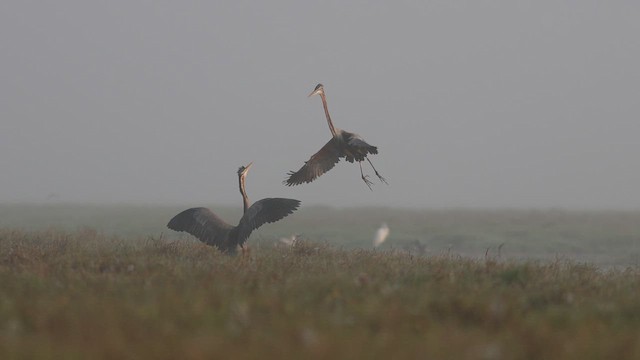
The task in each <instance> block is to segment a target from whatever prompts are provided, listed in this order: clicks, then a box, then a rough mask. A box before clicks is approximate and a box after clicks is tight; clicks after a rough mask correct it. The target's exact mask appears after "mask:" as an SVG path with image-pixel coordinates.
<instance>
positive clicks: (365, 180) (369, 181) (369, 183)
mask: <svg viewBox="0 0 640 360" xmlns="http://www.w3.org/2000/svg"><path fill="white" fill-rule="evenodd" d="M358 164H359V165H360V176H361V177H362V181H364V183H365V184H367V186H368V187H369V190H371V191H373V189H372V188H371V185H373V183H372V182H371V180H369V175H365V174H364V172H362V161H358Z"/></svg>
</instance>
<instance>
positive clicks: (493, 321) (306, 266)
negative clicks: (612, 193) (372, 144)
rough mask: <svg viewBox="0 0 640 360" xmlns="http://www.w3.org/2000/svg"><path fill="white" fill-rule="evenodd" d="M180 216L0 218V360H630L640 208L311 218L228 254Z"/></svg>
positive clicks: (636, 311) (133, 210) (18, 212)
mask: <svg viewBox="0 0 640 360" xmlns="http://www.w3.org/2000/svg"><path fill="white" fill-rule="evenodd" d="M178 210H180V208H177V207H161V208H149V207H119V208H115V207H100V206H94V207H78V206H57V207H56V206H50V207H41V206H23V205H21V206H17V205H5V206H2V207H0V219H1V220H0V221H2V222H1V223H0V227H1V228H2V230H0V358H1V359H12V358H39V359H62V358H64V359H86V358H92V359H94V358H95V359H101V358H105V359H107V358H109V359H110V358H117V359H140V358H154V359H176V358H180V359H210V358H233V359H242V358H283V357H286V358H303V357H304V358H321V359H326V358H434V359H446V358H448V359H543V358H544V359H551V358H562V359H634V358H640V331H639V330H640V302H639V301H638V299H640V268H638V267H637V266H636V265H635V264H636V258H637V253H638V245H637V243H638V239H639V237H638V236H639V235H640V221H639V220H640V214H639V213H637V212H566V211H558V210H549V211H524V210H519V211H507V210H500V211H481V210H428V211H410V210H396V209H381V208H378V209H328V208H310V209H302V211H300V212H299V213H296V214H294V216H291V218H287V220H286V221H283V222H281V223H277V224H273V225H269V226H267V227H265V228H264V229H261V230H260V231H258V232H257V233H255V234H254V235H253V236H252V240H251V241H250V245H251V251H250V252H249V253H248V254H246V255H244V256H236V257H229V256H224V255H222V254H220V253H218V252H217V251H214V250H213V249H212V248H210V247H207V246H205V245H203V244H201V243H199V242H197V241H194V240H192V239H191V238H189V237H186V236H180V235H178V234H175V233H170V232H168V231H166V230H165V229H164V224H165V223H166V221H167V220H168V218H170V217H171V216H172V215H173V214H174V213H175V212H176V211H178ZM220 213H221V214H222V215H223V217H224V218H225V219H228V220H229V221H231V220H232V219H237V216H239V213H238V212H237V211H236V210H235V209H234V210H226V209H223V211H220ZM382 221H386V222H387V223H388V224H389V226H390V227H391V235H390V237H389V240H388V241H387V243H385V244H384V245H383V248H382V249H378V250H372V249H370V244H371V236H372V235H373V232H374V231H375V228H376V227H377V226H378V225H379V223H380V222H382ZM291 233H303V234H304V238H305V240H304V241H303V242H302V243H300V244H298V245H296V246H294V247H285V246H283V245H281V244H279V243H278V242H277V241H276V240H275V239H277V238H278V237H279V236H285V235H288V234H291ZM415 240H418V241H419V242H421V243H423V244H424V245H425V246H426V247H427V249H428V250H429V251H428V252H426V253H425V254H423V255H416V253H415V252H410V251H405V250H404V249H405V245H409V244H411V243H412V242H414V241H415ZM500 244H505V245H504V246H503V247H502V249H501V252H500V253H498V251H497V248H498V246H499V245H500ZM407 249H411V248H410V247H407ZM487 249H489V251H488V252H487ZM589 258H593V259H596V260H597V262H595V263H592V262H584V259H589ZM534 259H538V260H534Z"/></svg>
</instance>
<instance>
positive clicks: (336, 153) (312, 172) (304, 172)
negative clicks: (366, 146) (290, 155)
mask: <svg viewBox="0 0 640 360" xmlns="http://www.w3.org/2000/svg"><path fill="white" fill-rule="evenodd" d="M340 156H343V154H342V152H341V151H340V146H339V144H338V142H337V140H336V139H335V138H331V140H329V142H327V143H326V144H325V145H324V146H323V147H322V149H320V151H318V152H317V153H315V154H313V156H311V159H309V161H307V162H305V164H304V166H302V167H301V168H300V170H298V171H296V172H293V171H290V172H289V173H287V175H289V178H288V179H287V180H285V181H284V184H285V185H287V186H293V185H299V184H302V183H310V182H312V181H313V180H315V179H316V178H318V177H319V176H320V175H322V174H324V173H326V172H327V171H329V170H331V169H332V168H333V167H334V166H335V165H336V164H337V163H338V161H340Z"/></svg>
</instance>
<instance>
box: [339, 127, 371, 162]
mask: <svg viewBox="0 0 640 360" xmlns="http://www.w3.org/2000/svg"><path fill="white" fill-rule="evenodd" d="M342 136H343V138H344V140H345V142H346V144H347V146H346V149H345V152H346V156H345V159H346V160H347V161H348V162H353V161H354V160H355V161H364V159H365V158H366V157H367V155H369V154H377V153H378V148H377V147H375V146H373V145H369V144H368V143H367V142H366V141H364V139H363V138H362V137H361V136H360V135H358V134H354V133H350V132H347V131H342Z"/></svg>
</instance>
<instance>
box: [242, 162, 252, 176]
mask: <svg viewBox="0 0 640 360" xmlns="http://www.w3.org/2000/svg"><path fill="white" fill-rule="evenodd" d="M251 165H253V161H252V162H250V163H249V164H247V166H245V167H244V172H245V173H247V172H248V171H249V168H250V167H251Z"/></svg>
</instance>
